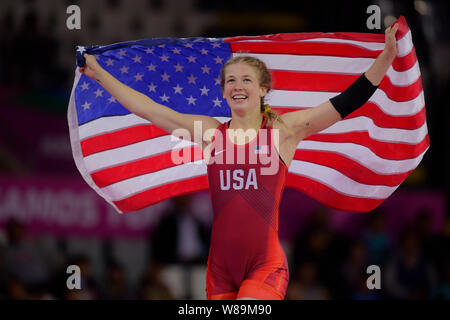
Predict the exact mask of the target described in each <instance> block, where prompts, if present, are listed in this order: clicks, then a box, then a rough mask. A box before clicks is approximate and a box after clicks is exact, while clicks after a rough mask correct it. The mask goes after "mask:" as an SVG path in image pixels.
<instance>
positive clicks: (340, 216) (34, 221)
mask: <svg viewBox="0 0 450 320" xmlns="http://www.w3.org/2000/svg"><path fill="white" fill-rule="evenodd" d="M190 197H191V200H192V201H191V205H192V206H193V211H194V212H195V214H196V215H198V216H201V217H202V219H205V220H204V221H211V219H212V210H211V204H210V198H209V192H207V191H205V192H198V193H194V194H191V195H190ZM446 205H447V204H446V199H445V196H444V194H443V193H441V192H436V191H409V190H401V189H400V190H397V191H396V192H394V194H393V195H392V196H391V197H389V198H388V199H387V200H386V201H385V202H384V203H383V204H382V205H381V206H380V207H379V210H380V211H379V212H370V213H349V212H342V211H336V210H332V209H328V208H326V207H324V206H323V205H321V204H320V203H318V202H317V201H315V200H314V199H312V198H309V197H308V196H306V195H304V194H302V193H300V192H298V191H296V190H293V189H285V191H284V194H283V198H282V201H281V206H280V231H279V234H280V239H281V240H284V241H293V240H294V239H295V237H296V236H297V235H298V234H299V233H300V232H303V231H304V230H305V228H306V227H307V226H308V222H309V221H311V219H312V218H317V217H318V215H321V216H322V217H323V218H325V219H327V220H328V223H329V226H330V227H331V228H332V230H333V231H337V232H342V233H345V234H349V235H352V234H357V233H358V232H361V231H362V229H363V228H364V221H365V220H366V219H367V218H368V217H370V215H373V214H381V213H382V214H384V217H385V226H386V231H387V232H388V233H389V234H390V235H391V236H393V237H395V236H396V234H397V233H398V231H400V230H401V228H403V227H404V226H405V225H408V224H409V223H411V222H412V221H413V219H414V218H415V217H416V216H417V214H419V213H420V212H423V211H426V212H427V214H428V215H429V217H430V220H431V222H432V228H433V231H435V232H440V231H442V229H443V227H444V220H445V212H446ZM170 206H172V201H171V200H168V201H164V202H161V203H158V204H156V205H153V206H151V207H149V208H146V209H144V210H141V211H137V212H131V213H127V214H118V213H117V212H116V211H115V210H114V209H113V208H112V206H110V205H109V204H108V203H107V202H106V201H105V200H104V199H103V198H101V197H99V196H98V195H97V194H96V193H95V192H94V191H93V190H92V189H91V188H89V187H88V185H87V184H86V182H85V181H84V180H83V179H82V178H81V177H58V176H42V177H22V178H20V177H17V176H1V177H0V228H2V227H4V225H5V223H6V222H7V221H8V220H9V219H10V218H12V217H14V218H16V219H18V220H19V221H22V222H24V223H25V225H26V227H27V230H28V231H29V232H30V233H31V234H53V235H61V236H64V235H85V236H95V237H147V236H149V234H150V232H151V231H152V229H153V228H154V227H155V226H156V224H157V223H158V221H159V219H160V218H161V216H162V215H163V214H164V212H165V211H166V210H167V209H169V208H170Z"/></svg>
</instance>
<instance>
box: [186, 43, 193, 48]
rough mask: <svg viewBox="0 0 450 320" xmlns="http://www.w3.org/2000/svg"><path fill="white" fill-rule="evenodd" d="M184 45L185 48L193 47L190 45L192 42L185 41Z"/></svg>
mask: <svg viewBox="0 0 450 320" xmlns="http://www.w3.org/2000/svg"><path fill="white" fill-rule="evenodd" d="M184 46H185V47H186V48H191V49H192V48H193V47H192V43H186V44H185V45H184Z"/></svg>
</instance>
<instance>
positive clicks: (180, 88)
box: [173, 84, 183, 94]
mask: <svg viewBox="0 0 450 320" xmlns="http://www.w3.org/2000/svg"><path fill="white" fill-rule="evenodd" d="M173 89H174V90H175V94H177V93H179V94H181V90H183V88H182V87H180V85H179V84H177V86H176V87H173Z"/></svg>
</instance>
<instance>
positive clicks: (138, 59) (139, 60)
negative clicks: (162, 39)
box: [133, 55, 142, 63]
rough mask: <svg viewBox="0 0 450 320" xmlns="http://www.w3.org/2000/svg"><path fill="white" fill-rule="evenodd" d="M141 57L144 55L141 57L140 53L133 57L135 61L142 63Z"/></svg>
mask: <svg viewBox="0 0 450 320" xmlns="http://www.w3.org/2000/svg"><path fill="white" fill-rule="evenodd" d="M141 59H142V57H139V56H138V55H136V57H134V58H133V61H134V62H135V63H142V62H141Z"/></svg>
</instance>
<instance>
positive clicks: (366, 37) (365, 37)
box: [225, 32, 385, 43]
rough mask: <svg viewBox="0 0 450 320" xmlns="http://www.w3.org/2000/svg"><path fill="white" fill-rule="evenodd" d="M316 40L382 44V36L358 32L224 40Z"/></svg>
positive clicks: (229, 38) (291, 34)
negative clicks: (325, 39)
mask: <svg viewBox="0 0 450 320" xmlns="http://www.w3.org/2000/svg"><path fill="white" fill-rule="evenodd" d="M317 38H327V39H342V40H354V41H362V42H378V43H384V40H385V36H384V34H376V33H358V32H334V33H323V32H302V33H277V34H268V35H262V36H237V37H228V38H225V42H236V41H248V40H265V41H299V40H309V39H317Z"/></svg>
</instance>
